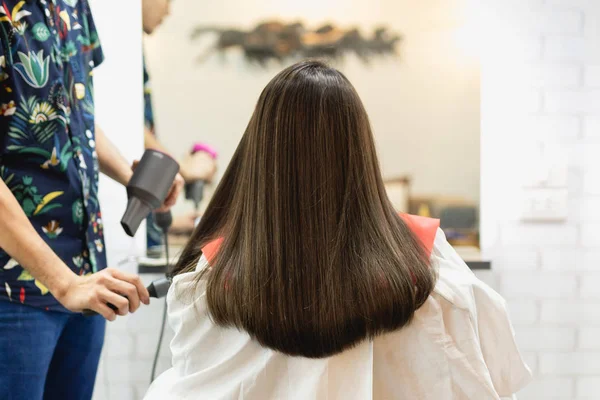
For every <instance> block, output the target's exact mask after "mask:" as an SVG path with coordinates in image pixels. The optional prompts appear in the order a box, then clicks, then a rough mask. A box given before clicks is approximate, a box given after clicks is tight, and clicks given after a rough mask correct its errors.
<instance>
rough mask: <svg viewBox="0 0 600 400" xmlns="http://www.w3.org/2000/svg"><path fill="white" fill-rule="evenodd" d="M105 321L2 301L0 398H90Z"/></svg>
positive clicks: (7, 399)
mask: <svg viewBox="0 0 600 400" xmlns="http://www.w3.org/2000/svg"><path fill="white" fill-rule="evenodd" d="M104 331H105V320H104V318H102V317H101V316H93V317H84V316H83V315H82V314H67V313H61V312H53V311H44V310H41V309H37V308H33V307H29V306H24V305H22V304H18V303H14V302H13V303H9V302H6V301H0V399H2V400H42V399H43V400H55V399H56V400H87V399H91V398H92V393H93V391H94V382H95V380H96V371H97V369H98V361H99V360H100V353H101V351H102V344H103V342H104Z"/></svg>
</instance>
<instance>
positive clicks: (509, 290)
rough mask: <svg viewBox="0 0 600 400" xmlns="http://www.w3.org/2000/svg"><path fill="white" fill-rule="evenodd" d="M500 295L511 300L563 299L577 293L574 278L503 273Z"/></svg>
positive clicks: (550, 274) (561, 275)
mask: <svg viewBox="0 0 600 400" xmlns="http://www.w3.org/2000/svg"><path fill="white" fill-rule="evenodd" d="M500 280H501V285H500V291H501V293H502V294H503V295H504V296H505V297H506V298H508V299H511V298H530V299H539V298H549V299H554V298H565V297H573V296H574V295H575V294H576V292H577V279H576V277H575V276H571V275H565V274H558V273H555V274H553V273H545V274H540V273H539V272H514V273H509V272H505V273H503V274H502V277H501V278H500Z"/></svg>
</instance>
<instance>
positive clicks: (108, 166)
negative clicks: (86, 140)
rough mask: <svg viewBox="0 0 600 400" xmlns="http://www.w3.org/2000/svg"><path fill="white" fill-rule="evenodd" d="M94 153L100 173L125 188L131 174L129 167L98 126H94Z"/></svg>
mask: <svg viewBox="0 0 600 400" xmlns="http://www.w3.org/2000/svg"><path fill="white" fill-rule="evenodd" d="M96 152H97V153H98V162H99V163H100V172H102V173H103V174H105V175H107V176H108V177H109V178H112V179H113V180H115V181H117V182H119V183H120V184H121V185H123V186H126V185H127V183H128V182H129V179H131V175H132V174H133V171H132V170H131V165H129V163H128V162H127V160H125V158H124V157H123V156H122V155H121V153H120V152H119V150H118V149H117V148H116V147H115V145H114V144H113V143H112V142H111V141H110V140H109V139H108V138H107V137H106V134H105V133H104V131H103V130H102V128H101V127H100V126H98V125H96Z"/></svg>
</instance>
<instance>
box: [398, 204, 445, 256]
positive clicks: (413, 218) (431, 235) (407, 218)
mask: <svg viewBox="0 0 600 400" xmlns="http://www.w3.org/2000/svg"><path fill="white" fill-rule="evenodd" d="M400 217H402V220H403V221H404V223H405V224H406V225H407V226H408V227H409V228H410V230H411V231H412V232H413V234H414V235H415V236H416V237H417V238H418V239H419V240H420V241H421V243H422V244H423V246H424V247H425V250H426V251H427V253H428V254H429V255H431V252H432V251H433V245H434V242H435V238H436V236H437V232H438V229H439V227H440V220H439V219H435V218H427V217H420V216H417V215H411V214H400Z"/></svg>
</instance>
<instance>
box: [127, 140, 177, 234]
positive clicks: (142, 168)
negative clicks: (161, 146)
mask: <svg viewBox="0 0 600 400" xmlns="http://www.w3.org/2000/svg"><path fill="white" fill-rule="evenodd" d="M177 172H179V164H177V161H175V160H173V159H172V158H171V157H169V156H168V155H166V154H164V153H161V152H159V151H155V150H146V152H145V153H144V155H143V157H142V159H141V160H140V163H139V164H138V166H137V168H136V170H135V171H134V173H133V176H132V177H131V180H130V181H129V183H128V184H127V197H128V200H127V210H126V211H125V214H124V215H123V218H122V219H121V225H122V226H123V229H124V230H125V233H127V234H128V235H129V236H133V235H135V233H136V232H137V230H138V228H139V227H140V224H141V223H142V221H143V220H144V219H145V218H146V217H147V216H148V214H150V213H151V212H152V210H155V209H157V208H158V207H160V205H161V204H162V203H163V201H165V198H166V197H167V194H168V193H169V189H170V188H171V186H172V184H173V180H174V179H175V176H176V175H177Z"/></svg>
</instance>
